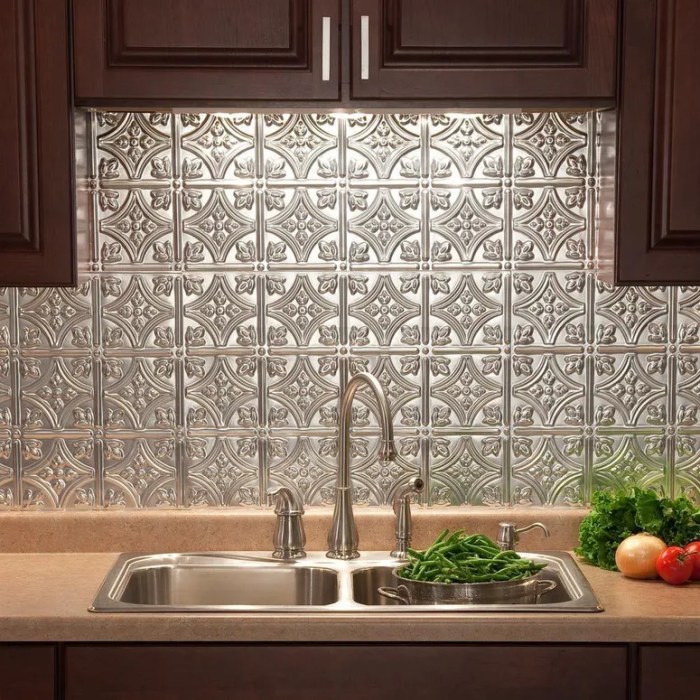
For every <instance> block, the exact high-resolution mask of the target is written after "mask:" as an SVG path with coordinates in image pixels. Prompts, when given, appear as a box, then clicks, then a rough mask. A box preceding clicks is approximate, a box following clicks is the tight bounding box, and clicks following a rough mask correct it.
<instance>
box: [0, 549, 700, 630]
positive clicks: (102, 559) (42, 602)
mask: <svg viewBox="0 0 700 700" xmlns="http://www.w3.org/2000/svg"><path fill="white" fill-rule="evenodd" d="M115 559H116V555H115V554H110V553H95V554H92V553H66V554H54V553H52V554H41V553H26V554H0V642H12V643H18V642H161V643H163V642H196V643H201V642H211V643H236V642H243V643H254V642H260V643H270V642H288V643H289V642H299V643H301V642H326V643H353V642H431V643H434V642H475V643H486V642H510V643H518V642H522V643H538V642H550V643H551V642H556V643H565V642H567V643H572V642H587V643H700V584H692V585H690V586H684V587H672V586H668V585H665V584H663V583H661V582H647V581H631V580H628V579H624V578H623V577H622V576H620V575H619V574H616V573H612V572H608V571H601V570H599V569H596V568H594V567H590V566H587V565H585V564H582V565H581V568H582V569H583V570H584V573H585V574H586V576H587V577H588V579H589V581H590V582H591V584H592V585H593V588H594V590H595V591H596V593H597V595H598V597H599V598H600V600H601V602H602V604H603V605H604V606H605V608H606V610H605V611H604V612H599V613H568V614H562V613H529V614H528V613H525V614H508V613H498V614H491V613H473V614H468V613H425V614H413V613H412V614H405V615H399V614H383V613H327V614H313V613H306V614H303V613H302V614H296V613H294V614H277V613H256V614H250V613H230V614H229V613H226V614H221V613H214V614H206V615H200V614H191V613H187V614H159V613H155V614H146V613H91V612H88V606H89V604H90V603H91V601H92V599H93V597H94V595H95V593H96V592H97V589H98V587H99V585H100V583H101V582H102V579H103V578H104V576H105V575H106V573H107V571H108V570H109V568H110V566H111V565H112V564H113V563H114V561H115Z"/></svg>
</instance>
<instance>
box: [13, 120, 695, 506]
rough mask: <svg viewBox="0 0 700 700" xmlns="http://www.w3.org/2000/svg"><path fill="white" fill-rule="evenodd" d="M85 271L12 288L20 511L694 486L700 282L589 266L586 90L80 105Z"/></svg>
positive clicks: (471, 500) (592, 249)
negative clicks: (523, 107)
mask: <svg viewBox="0 0 700 700" xmlns="http://www.w3.org/2000/svg"><path fill="white" fill-rule="evenodd" d="M79 119H80V120H81V121H82V122H83V123H82V124H81V125H80V128H79V130H78V131H79V132H80V133H81V134H82V133H83V132H86V133H87V135H88V143H87V154H88V157H87V159H86V167H87V172H81V173H78V175H79V187H80V190H81V192H80V194H81V201H82V200H84V201H86V202H88V204H87V209H86V211H81V212H80V214H81V216H80V220H81V221H85V222H87V231H86V238H87V239H88V240H89V241H90V245H89V249H86V250H85V251H84V254H83V257H82V260H81V278H80V285H79V286H78V287H77V288H76V289H29V288H21V289H0V508H8V507H9V508H64V507H68V508H79V507H83V508H156V507H158V508H174V507H190V508H204V507H219V506H240V507H260V506H262V505H264V503H265V493H266V491H267V490H268V489H269V488H270V487H273V486H278V485H286V486H289V487H290V488H292V489H294V490H295V491H297V492H298V493H299V494H300V495H301V496H302V497H303V499H304V501H305V502H306V503H307V504H310V505H320V504H329V503H331V502H332V500H333V493H334V492H333V487H334V479H335V474H336V465H337V460H338V405H337V404H338V397H339V395H340V393H341V391H342V389H343V387H344V386H345V384H346V383H347V381H348V379H349V378H350V377H351V376H352V375H353V374H355V373H357V372H362V371H369V372H372V373H374V374H375V375H376V376H377V378H378V379H379V381H380V382H381V383H382V385H383V386H384V388H385V390H386V392H387V395H388V397H389V401H390V405H391V409H392V415H393V417H394V423H395V428H396V442H397V449H398V458H397V459H396V461H395V462H393V463H391V464H384V463H381V462H379V461H378V459H377V454H378V449H379V440H378V438H379V424H378V419H377V411H376V405H375V403H374V400H373V398H372V397H371V395H370V394H368V393H367V392H366V391H360V392H359V394H358V401H357V402H356V404H355V406H354V410H353V421H354V426H355V428H354V430H353V436H352V441H351V452H352V458H353V475H354V483H353V487H354V498H355V501H356V502H357V503H358V504H363V505H370V506H371V505H379V504H386V503H389V502H391V499H392V498H393V495H394V493H395V492H396V490H397V489H398V488H399V487H400V486H401V485H402V484H403V483H405V482H406V481H407V480H408V479H409V478H411V477H412V476H414V475H418V474H420V475H421V476H422V477H423V478H424V479H425V480H426V482H427V483H428V488H427V490H426V491H425V492H424V493H423V494H421V496H420V499H419V500H420V501H421V502H422V503H423V504H424V505H436V506H437V505H440V506H443V505H464V504H468V505H486V506H494V507H498V506H503V505H509V504H517V505H533V504H549V505H554V506H561V507H567V506H578V505H581V504H585V503H587V502H588V501H589V499H590V495H591V492H592V490H593V488H595V487H599V486H622V485H629V484H632V483H640V484H645V485H648V486H650V487H652V488H657V489H663V490H665V491H666V492H667V493H687V494H689V495H691V496H693V497H696V498H697V497H700V467H699V466H698V463H699V460H698V456H697V455H698V452H699V450H698V446H700V416H699V415H698V402H699V401H700V366H699V360H700V289H698V288H690V287H678V288H671V287H647V288H640V287H628V288H613V287H610V286H609V285H607V284H605V283H604V282H603V281H602V280H600V279H598V275H597V259H596V250H597V248H596V230H597V226H598V215H597V206H598V203H597V200H598V187H599V176H598V153H597V145H596V144H597V134H598V119H597V117H596V115H595V114H585V113H584V114H572V113H566V114H553V113H552V114H550V113H544V114H512V115H500V114H489V115H456V114H432V115H431V114H426V115H418V114H410V115H401V114H375V115H362V114H352V115H338V114H322V115H312V114H251V113H242V114H234V113H230V114H216V113H212V114H171V113H133V114H132V113H117V112H100V111H95V112H84V113H81V114H80V115H79Z"/></svg>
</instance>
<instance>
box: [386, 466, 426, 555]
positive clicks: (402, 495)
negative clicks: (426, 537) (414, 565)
mask: <svg viewBox="0 0 700 700" xmlns="http://www.w3.org/2000/svg"><path fill="white" fill-rule="evenodd" d="M424 486H425V482H424V481H423V479H421V478H420V477H415V478H413V479H411V480H410V481H409V482H408V484H406V486H404V487H403V488H402V489H401V490H400V491H399V492H398V493H397V494H396V496H395V497H394V513H396V531H395V535H396V543H395V545H394V549H393V551H392V552H391V556H392V557H394V558H395V559H405V558H406V552H407V550H408V548H409V546H410V545H411V535H412V533H413V519H412V517H411V495H412V494H414V493H420V492H421V491H422V490H423V488H424Z"/></svg>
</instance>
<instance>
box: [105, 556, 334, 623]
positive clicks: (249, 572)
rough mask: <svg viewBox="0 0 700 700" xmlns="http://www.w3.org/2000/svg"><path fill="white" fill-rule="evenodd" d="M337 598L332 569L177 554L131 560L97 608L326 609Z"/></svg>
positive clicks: (168, 609)
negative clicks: (304, 607) (301, 607)
mask: <svg viewBox="0 0 700 700" xmlns="http://www.w3.org/2000/svg"><path fill="white" fill-rule="evenodd" d="M105 583H107V582H105ZM103 588H104V586H103ZM337 600H338V574H337V573H336V572H335V571H333V570H331V569H325V568H321V567H315V566H308V567H297V566H287V565H285V564H283V563H280V562H277V561H275V560H270V561H269V562H266V561H264V560H260V561H255V560H253V561H251V560H250V559H236V558H234V556H233V555H232V556H230V557H226V556H221V555H207V554H201V555H186V554H185V555H181V554H174V555H162V556H130V557H128V558H127V559H126V560H125V561H122V562H121V564H120V565H119V571H118V572H117V576H116V578H115V580H114V582H113V583H111V584H110V585H109V588H108V590H105V591H104V592H103V593H102V592H101V595H100V596H98V599H97V600H96V601H95V604H94V606H93V608H94V609H95V610H105V609H112V608H113V606H114V605H115V604H118V605H119V609H125V608H129V609H141V610H143V609H154V610H157V609H162V610H167V611H168V612H171V611H188V610H204V609H210V608H213V609H220V608H224V609H236V608H246V609H249V608H260V607H263V608H266V609H267V608H280V607H281V608H287V607H297V606H324V605H330V604H332V603H335V602H337Z"/></svg>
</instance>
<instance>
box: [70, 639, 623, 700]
mask: <svg viewBox="0 0 700 700" xmlns="http://www.w3.org/2000/svg"><path fill="white" fill-rule="evenodd" d="M65 664H66V667H65V683H66V686H65V700H122V699H123V700H127V698H128V700H192V698H196V700H263V699H264V700H269V699H270V698H274V700H329V698H332V700H350V699H352V700H358V698H359V699H361V700H386V698H401V700H439V699H440V698H455V699H459V700H469V699H471V698H474V699H475V700H476V699H477V698H478V699H482V698H499V697H503V698H517V699H518V700H530V699H532V700H550V699H551V700H562V698H566V699H567V700H590V699H591V698H595V700H608V699H610V700H617V699H618V698H619V700H625V699H626V698H627V670H626V669H627V647H625V646H623V645H619V646H596V645H577V646H573V645H566V646H565V645H562V646H554V645H551V646H550V645H546V646H534V645H533V646H526V645H488V646H478V645H457V644H444V645H439V644H433V645H417V644H412V645H398V644H381V645H333V644H324V645H313V644H304V645H297V646H291V645H287V646H285V645H272V644H264V645H230V646H211V645H206V646H205V645H191V646H186V645H177V646H170V645H128V646H127V645H124V646H119V645H109V646H68V647H67V648H66V651H65Z"/></svg>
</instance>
